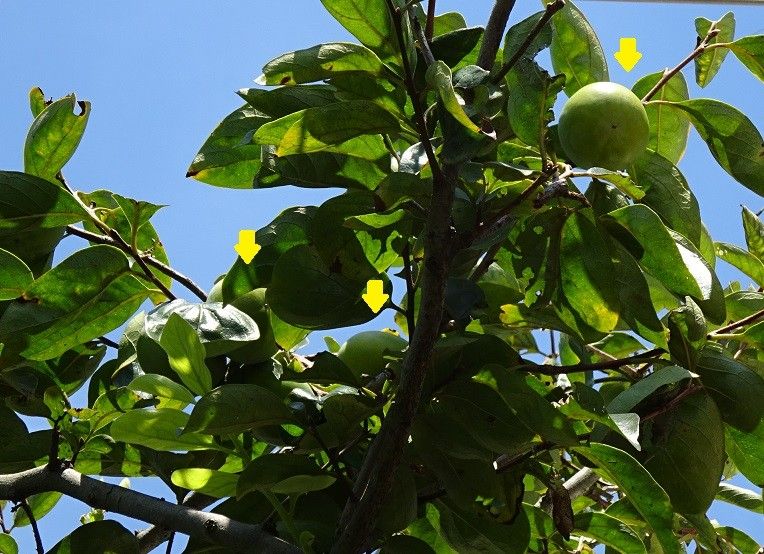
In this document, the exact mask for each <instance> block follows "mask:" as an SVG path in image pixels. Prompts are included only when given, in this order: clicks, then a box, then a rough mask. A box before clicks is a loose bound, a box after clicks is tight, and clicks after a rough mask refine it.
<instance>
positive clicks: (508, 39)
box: [504, 11, 552, 61]
mask: <svg viewBox="0 0 764 554" xmlns="http://www.w3.org/2000/svg"><path fill="white" fill-rule="evenodd" d="M544 13H546V12H545V11H540V12H536V13H534V14H533V15H531V16H528V17H526V18H525V19H523V20H522V21H520V22H519V23H515V24H514V25H512V27H510V28H509V30H508V31H507V33H506V35H505V37H504V60H505V61H509V60H511V59H512V58H513V57H514V56H515V55H517V52H519V51H520V48H521V46H522V44H523V43H524V42H525V40H526V39H527V38H528V36H529V35H530V33H531V31H532V30H533V28H534V27H535V26H536V25H537V24H538V22H539V21H540V20H541V18H542V17H543V16H544ZM551 43H552V28H551V26H549V25H544V26H543V27H542V29H541V32H540V33H539V34H538V35H537V36H536V37H534V39H533V41H532V42H531V43H530V45H528V47H527V48H526V49H525V51H524V52H523V54H522V57H524V58H528V59H531V60H532V59H533V58H535V57H536V54H538V53H539V52H541V51H542V50H544V49H545V48H547V47H549V45H550V44H551Z"/></svg>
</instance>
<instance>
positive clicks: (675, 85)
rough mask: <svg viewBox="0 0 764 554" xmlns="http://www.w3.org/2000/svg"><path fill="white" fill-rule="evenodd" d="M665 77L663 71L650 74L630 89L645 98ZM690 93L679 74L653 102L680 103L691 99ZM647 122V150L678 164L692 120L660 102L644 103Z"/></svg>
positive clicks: (664, 86)
mask: <svg viewBox="0 0 764 554" xmlns="http://www.w3.org/2000/svg"><path fill="white" fill-rule="evenodd" d="M662 77H663V72H662V71H658V72H657V73H651V74H650V75H646V76H644V77H642V78H641V79H640V80H639V81H637V82H636V83H635V84H634V86H633V87H632V88H631V90H632V92H634V94H636V95H637V96H638V97H639V98H643V97H644V96H645V95H646V94H647V93H648V92H649V91H650V90H651V89H652V88H653V87H654V86H655V85H656V84H657V83H658V81H660V79H661V78H662ZM689 98H690V93H689V91H688V89H687V81H686V80H685V78H684V74H683V73H682V72H681V71H680V72H679V73H677V74H676V75H674V76H673V77H671V79H669V80H668V82H667V83H666V84H665V85H663V86H662V87H661V89H660V90H659V91H658V93H657V94H656V95H655V96H654V97H653V100H668V101H670V102H681V101H682V100H688V99H689ZM645 111H647V119H648V121H649V122H650V140H649V142H648V143H647V146H648V148H651V149H652V150H655V151H656V152H657V153H658V154H660V155H661V156H663V157H664V158H666V159H667V160H669V161H670V162H671V163H674V164H677V163H679V160H681V159H682V156H683V155H684V151H685V149H686V148H687V136H688V134H689V132H690V121H689V119H687V117H685V116H684V115H683V114H681V113H677V112H676V110H672V109H671V108H670V107H669V106H666V105H664V104H660V103H657V102H647V103H646V104H645Z"/></svg>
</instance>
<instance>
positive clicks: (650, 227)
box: [603, 204, 721, 300]
mask: <svg viewBox="0 0 764 554" xmlns="http://www.w3.org/2000/svg"><path fill="white" fill-rule="evenodd" d="M603 221H604V222H605V223H606V224H608V228H609V230H610V232H611V234H613V235H614V236H615V238H617V239H618V240H619V241H620V242H621V243H622V244H623V245H624V246H625V247H626V248H627V249H628V250H629V251H630V253H631V254H632V255H633V256H634V257H635V258H636V259H637V261H639V263H640V265H641V266H642V267H644V268H645V270H647V271H648V272H650V273H651V274H652V275H653V276H655V277H656V278H657V279H659V280H660V281H661V283H663V284H664V285H665V286H666V288H668V289H669V290H671V291H672V292H674V293H676V294H678V295H681V296H692V297H693V298H696V299H698V300H709V299H711V297H712V295H713V293H714V289H715V288H719V289H721V286H720V285H719V284H718V279H717V278H716V275H715V274H714V273H713V271H712V270H711V269H710V268H709V267H708V265H707V264H706V262H705V260H704V259H703V258H702V257H701V255H700V254H699V253H698V252H697V250H695V249H694V248H693V247H692V245H690V244H688V245H683V244H680V242H678V241H677V238H676V237H675V236H674V235H672V233H671V231H669V230H668V229H666V227H665V226H664V225H663V223H662V222H661V220H660V217H658V215H657V214H656V213H655V212H654V211H652V210H651V209H650V208H648V207H647V206H644V205H640V204H635V205H632V206H626V207H624V208H619V209H618V210H615V211H613V212H610V213H609V214H607V215H605V216H603ZM625 231H628V233H625Z"/></svg>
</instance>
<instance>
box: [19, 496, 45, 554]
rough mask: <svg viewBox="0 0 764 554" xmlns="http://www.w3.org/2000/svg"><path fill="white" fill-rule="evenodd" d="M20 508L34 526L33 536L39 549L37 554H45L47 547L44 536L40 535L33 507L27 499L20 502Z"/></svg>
mask: <svg viewBox="0 0 764 554" xmlns="http://www.w3.org/2000/svg"><path fill="white" fill-rule="evenodd" d="M18 504H19V506H20V507H21V509H22V510H24V512H25V513H26V515H27V519H29V523H30V525H31V526H32V534H33V535H34V544H35V547H36V548H37V554H45V547H44V546H43V545H42V536H41V535H40V528H39V527H37V519H36V518H35V517H34V512H33V511H32V507H31V506H30V505H29V502H27V499H26V498H23V499H21V500H19V503H18Z"/></svg>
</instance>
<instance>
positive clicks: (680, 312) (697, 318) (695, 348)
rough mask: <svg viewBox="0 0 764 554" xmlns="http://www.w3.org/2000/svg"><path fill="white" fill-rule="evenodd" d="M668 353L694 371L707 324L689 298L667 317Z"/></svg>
mask: <svg viewBox="0 0 764 554" xmlns="http://www.w3.org/2000/svg"><path fill="white" fill-rule="evenodd" d="M668 328H669V333H670V335H669V343H668V346H669V352H671V355H672V356H673V357H674V359H676V360H677V361H678V362H679V363H680V364H682V365H683V366H684V367H687V368H689V369H691V370H693V371H695V369H696V367H695V366H696V365H697V361H698V352H699V351H700V349H701V348H703V345H705V344H706V335H707V334H708V324H707V323H706V318H705V317H704V316H703V312H702V310H701V309H700V307H699V306H698V305H697V303H695V302H694V301H693V300H692V298H690V297H689V296H687V297H685V300H684V304H683V305H681V306H679V307H678V308H676V309H674V310H671V311H670V312H669V316H668Z"/></svg>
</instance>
